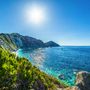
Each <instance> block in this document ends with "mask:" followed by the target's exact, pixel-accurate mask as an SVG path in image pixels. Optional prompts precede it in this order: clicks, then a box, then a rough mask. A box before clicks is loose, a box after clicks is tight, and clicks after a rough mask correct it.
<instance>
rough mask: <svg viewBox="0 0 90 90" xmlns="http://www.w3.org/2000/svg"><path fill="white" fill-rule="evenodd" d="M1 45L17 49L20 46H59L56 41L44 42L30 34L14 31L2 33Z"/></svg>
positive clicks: (0, 35)
mask: <svg viewBox="0 0 90 90" xmlns="http://www.w3.org/2000/svg"><path fill="white" fill-rule="evenodd" d="M0 46H1V47H3V46H5V47H6V48H8V49H9V50H17V49H20V48H43V47H53V46H59V45H58V44H56V43H55V42H52V41H51V42H47V44H46V43H44V42H43V41H41V40H39V39H36V38H33V37H29V36H23V35H20V34H18V33H12V34H5V33H1V34H0Z"/></svg>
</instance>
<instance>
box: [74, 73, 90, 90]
mask: <svg viewBox="0 0 90 90" xmlns="http://www.w3.org/2000/svg"><path fill="white" fill-rule="evenodd" d="M72 90H90V73H89V72H85V71H81V72H79V73H77V76H76V79H75V86H73V87H72Z"/></svg>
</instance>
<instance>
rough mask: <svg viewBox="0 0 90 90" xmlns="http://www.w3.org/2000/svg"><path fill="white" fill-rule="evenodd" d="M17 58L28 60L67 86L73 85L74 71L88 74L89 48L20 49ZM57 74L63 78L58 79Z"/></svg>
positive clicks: (89, 70) (89, 62)
mask: <svg viewBox="0 0 90 90" xmlns="http://www.w3.org/2000/svg"><path fill="white" fill-rule="evenodd" d="M18 56H20V57H21V56H24V57H26V58H28V59H29V60H30V62H31V63H32V64H33V65H36V66H37V67H39V68H40V69H41V70H42V71H44V72H46V73H47V74H49V75H51V76H55V77H56V78H58V79H59V80H61V81H62V82H64V83H66V84H68V85H69V86H73V85H74V84H75V83H74V80H75V77H76V74H75V73H74V72H75V71H77V72H79V71H88V72H90V46H61V47H53V48H43V49H41V48H39V49H21V50H19V51H18ZM59 74H62V75H63V78H59V77H58V75H59Z"/></svg>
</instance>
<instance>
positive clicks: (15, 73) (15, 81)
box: [0, 49, 67, 90]
mask: <svg viewBox="0 0 90 90" xmlns="http://www.w3.org/2000/svg"><path fill="white" fill-rule="evenodd" d="M58 85H60V86H64V87H67V85H66V84H64V83H62V82H60V81H58V80H57V79H56V78H55V77H52V76H49V75H47V74H46V73H44V72H41V71H40V69H38V68H37V67H36V66H33V65H32V64H31V63H30V62H29V60H28V59H26V58H24V57H18V56H16V55H15V54H13V53H10V52H9V51H5V50H4V49H0V90H15V89H18V90H19V89H20V90H28V89H30V88H34V89H36V88H39V90H40V88H45V90H55V89H56V88H57V86H58Z"/></svg>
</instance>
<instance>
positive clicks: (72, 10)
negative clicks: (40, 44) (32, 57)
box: [0, 0, 90, 46]
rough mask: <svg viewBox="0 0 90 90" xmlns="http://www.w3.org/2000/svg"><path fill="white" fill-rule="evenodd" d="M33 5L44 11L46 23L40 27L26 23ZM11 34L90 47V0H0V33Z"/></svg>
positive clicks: (43, 22)
mask: <svg viewBox="0 0 90 90" xmlns="http://www.w3.org/2000/svg"><path fill="white" fill-rule="evenodd" d="M32 5H36V7H37V8H38V7H39V8H41V9H43V12H44V13H43V14H44V18H45V20H43V21H42V23H41V24H39V25H36V24H34V23H33V24H32V22H30V23H27V21H28V19H29V17H28V18H27V17H26V16H27V9H28V10H29V9H30V7H31V6H32ZM28 7H29V8H28ZM13 32H16V33H19V34H21V35H27V36H31V37H35V38H37V39H41V40H43V41H44V42H47V41H49V40H53V41H55V42H57V43H59V44H60V45H74V46H75V45H77V46H78V45H81V46H82V45H83V46H86V45H89V46H90V0H0V33H13Z"/></svg>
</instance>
